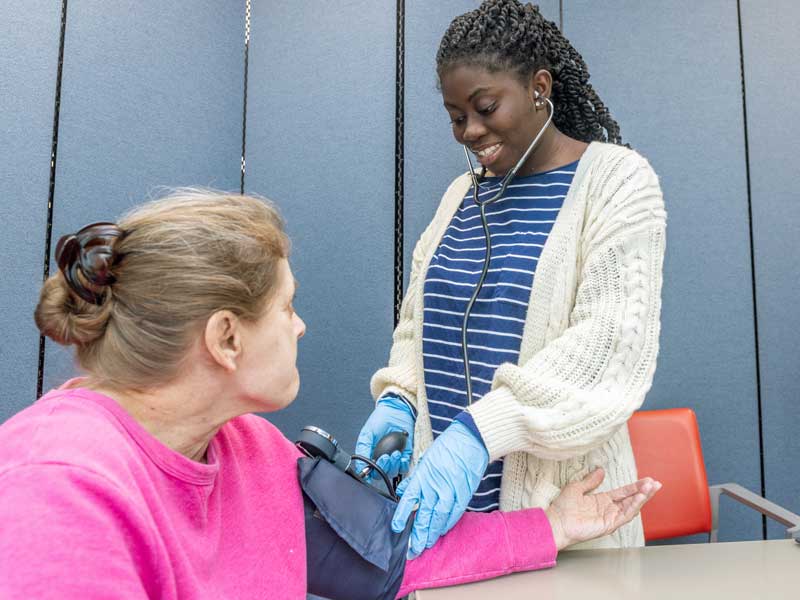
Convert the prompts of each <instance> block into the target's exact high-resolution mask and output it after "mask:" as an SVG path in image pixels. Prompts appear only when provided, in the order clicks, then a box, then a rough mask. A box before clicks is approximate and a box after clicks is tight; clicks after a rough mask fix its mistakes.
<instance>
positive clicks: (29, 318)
mask: <svg viewBox="0 0 800 600" xmlns="http://www.w3.org/2000/svg"><path fill="white" fill-rule="evenodd" d="M60 24H61V3H60V2H54V1H53V0H35V1H26V0H11V1H10V2H3V3H0V131H2V143H0V223H2V225H3V231H2V234H0V260H1V261H2V269H0V274H2V276H0V333H1V334H2V340H3V342H2V344H0V377H2V380H3V394H2V395H0V423H2V422H3V421H5V420H6V419H7V418H8V417H10V416H11V415H12V414H13V413H15V412H17V411H18V410H20V409H22V408H23V407H24V406H26V405H28V404H30V403H31V402H33V400H34V399H35V398H36V377H37V371H38V362H39V358H38V357H39V332H38V331H37V330H36V326H35V325H34V323H33V309H34V307H35V306H36V301H37V298H38V295H39V286H40V285H41V281H42V265H43V257H44V239H45V229H46V226H47V198H48V191H49V183H50V144H51V140H52V131H53V96H54V93H55V89H56V72H57V67H58V40H59V31H60Z"/></svg>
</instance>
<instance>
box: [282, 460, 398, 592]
mask: <svg viewBox="0 0 800 600" xmlns="http://www.w3.org/2000/svg"><path fill="white" fill-rule="evenodd" d="M297 468H298V472H299V477H300V486H301V487H302V489H303V504H304V510H305V526H306V563H307V575H308V578H307V579H308V583H307V585H308V592H309V593H311V594H315V595H317V596H324V597H325V598H330V600H384V599H387V600H394V598H395V597H396V595H397V591H398V590H399V589H400V584H401V583H402V580H403V572H404V570H405V566H406V553H407V551H408V538H409V536H410V535H411V526H412V523H413V519H409V523H408V525H407V526H406V530H405V531H403V532H402V533H394V532H393V531H392V528H391V522H392V516H393V515H394V510H395V508H396V507H397V503H396V502H394V501H392V500H390V499H388V498H385V497H384V496H382V495H381V494H379V493H378V491H377V490H375V489H374V488H373V487H371V486H370V485H368V484H366V483H360V482H358V481H356V480H355V479H354V478H353V477H351V476H350V475H347V474H346V473H344V472H342V471H340V470H339V469H337V468H336V467H335V466H333V465H332V464H331V463H329V462H328V461H326V460H320V459H319V458H305V457H304V458H299V459H298V460H297Z"/></svg>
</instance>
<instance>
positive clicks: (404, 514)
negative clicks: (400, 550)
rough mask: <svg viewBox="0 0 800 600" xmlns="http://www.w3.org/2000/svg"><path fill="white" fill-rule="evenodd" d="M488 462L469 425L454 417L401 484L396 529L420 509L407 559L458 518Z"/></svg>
mask: <svg viewBox="0 0 800 600" xmlns="http://www.w3.org/2000/svg"><path fill="white" fill-rule="evenodd" d="M488 464H489V452H488V451H487V450H486V447H485V446H484V445H483V441H482V440H480V439H478V438H477V437H476V436H475V434H474V433H472V431H470V430H469V428H468V427H467V426H466V425H464V424H463V423H461V422H459V421H453V423H451V424H450V426H449V427H448V428H447V429H445V430H444V432H443V433H442V434H441V435H440V436H439V437H438V438H436V441H435V442H433V444H432V445H431V447H430V448H428V450H427V451H426V452H425V454H424V455H423V456H422V458H421V459H420V461H419V463H418V464H417V466H416V468H415V469H414V472H413V473H412V474H411V477H409V478H407V479H404V480H403V481H402V483H400V485H399V486H398V488H397V493H398V494H399V495H402V498H401V499H400V503H399V504H398V505H397V509H396V510H395V512H394V517H393V518H392V530H393V531H395V532H396V533H399V532H400V531H403V529H404V527H405V524H406V522H407V521H408V517H409V516H410V515H411V513H412V512H413V511H414V510H416V509H417V505H419V509H418V510H417V515H416V517H415V520H414V528H413V529H412V531H411V546H410V547H409V550H408V558H409V559H412V558H416V557H417V556H419V555H420V554H422V551H423V550H425V548H430V547H431V546H433V545H434V544H435V543H436V540H438V539H439V536H442V535H444V534H445V533H447V532H448V531H450V529H452V527H453V526H454V525H455V524H456V523H457V522H458V520H459V519H460V518H461V515H462V514H464V511H465V510H466V508H467V505H468V504H469V501H470V499H471V498H472V495H473V494H474V493H475V490H476V489H478V485H479V484H480V482H481V478H482V477H483V474H484V473H485V472H486V467H487V465H488Z"/></svg>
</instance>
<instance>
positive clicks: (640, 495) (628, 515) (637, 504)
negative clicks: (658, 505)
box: [615, 478, 661, 529]
mask: <svg viewBox="0 0 800 600" xmlns="http://www.w3.org/2000/svg"><path fill="white" fill-rule="evenodd" d="M636 484H637V485H638V484H641V485H639V491H637V492H636V493H634V494H632V495H630V496H628V497H626V498H624V499H622V500H620V501H618V502H616V504H617V507H618V508H619V515H618V518H617V519H616V521H617V522H616V523H615V529H616V528H617V527H621V526H622V525H624V524H625V523H627V522H628V521H630V520H631V519H633V518H634V517H635V516H636V515H638V514H639V512H640V511H641V510H642V507H643V506H644V505H645V504H646V503H647V502H648V501H649V500H650V499H651V498H652V497H653V496H654V495H655V494H656V493H657V492H658V490H660V489H661V482H659V481H655V480H652V479H650V478H647V479H646V480H642V481H637V482H636ZM626 487H627V486H626Z"/></svg>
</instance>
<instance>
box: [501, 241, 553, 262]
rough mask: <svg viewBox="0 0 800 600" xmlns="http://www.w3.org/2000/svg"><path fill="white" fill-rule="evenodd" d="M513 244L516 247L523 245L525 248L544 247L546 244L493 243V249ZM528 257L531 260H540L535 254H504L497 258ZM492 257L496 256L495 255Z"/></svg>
mask: <svg viewBox="0 0 800 600" xmlns="http://www.w3.org/2000/svg"><path fill="white" fill-rule="evenodd" d="M509 246H512V247H514V248H517V247H523V248H544V244H492V249H493V250H495V249H497V248H507V247H509ZM508 257H511V258H527V259H529V260H539V259H538V258H537V257H535V256H525V255H524V254H504V255H503V256H498V257H497V258H508ZM492 258H495V257H494V256H493V257H492Z"/></svg>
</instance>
